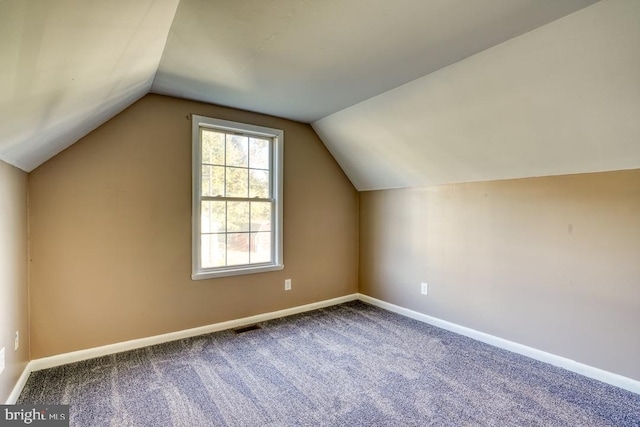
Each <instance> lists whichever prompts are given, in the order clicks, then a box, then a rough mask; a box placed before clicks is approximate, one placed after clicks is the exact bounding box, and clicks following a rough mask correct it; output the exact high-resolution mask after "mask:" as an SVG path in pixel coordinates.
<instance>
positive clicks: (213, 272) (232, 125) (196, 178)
mask: <svg viewBox="0 0 640 427" xmlns="http://www.w3.org/2000/svg"><path fill="white" fill-rule="evenodd" d="M201 127H209V128H214V129H221V130H224V131H232V132H242V133H250V134H254V135H257V136H267V137H269V138H273V146H272V153H271V159H272V162H273V164H272V168H273V169H272V176H273V181H274V182H273V184H272V185H273V189H272V191H273V198H274V199H275V206H276V209H275V212H274V213H273V220H274V221H273V223H274V229H273V233H274V235H275V237H274V240H273V242H274V243H273V245H274V247H273V254H274V260H273V262H272V263H268V264H261V265H241V266H230V267H216V268H202V266H201V256H200V251H201V245H200V236H201V219H200V215H201V211H200V202H201V198H200V197H201V190H202V188H201V186H202V181H201V179H200V174H201V166H200V165H201V164H202V162H201V160H202V157H201V156H202V154H201V149H200V128H201ZM191 134H192V164H191V170H192V184H191V188H192V195H191V200H192V207H191V226H192V231H191V241H192V255H191V259H192V267H191V268H192V270H191V279H192V280H202V279H212V278H216V277H227V276H238V275H242V274H253V273H265V272H268V271H277V270H282V269H283V268H284V263H283V245H282V241H283V229H282V224H283V218H282V217H283V203H282V197H283V181H284V173H283V172H284V171H283V169H284V167H283V165H284V163H283V160H284V131H282V130H281V129H273V128H268V127H263V126H256V125H250V124H246V123H239V122H232V121H228V120H221V119H214V118H210V117H204V116H198V115H195V114H192V115H191Z"/></svg>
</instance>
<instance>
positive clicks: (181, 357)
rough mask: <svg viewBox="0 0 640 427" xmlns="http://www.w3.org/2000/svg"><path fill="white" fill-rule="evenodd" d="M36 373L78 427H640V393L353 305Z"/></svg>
mask: <svg viewBox="0 0 640 427" xmlns="http://www.w3.org/2000/svg"><path fill="white" fill-rule="evenodd" d="M260 326H261V327H262V328H261V329H256V330H250V331H247V332H244V333H240V334H236V333H234V332H233V331H223V332H217V333H213V334H208V335H202V336H198V337H193V338H188V339H183V340H180V341H174V342H170V343H166V344H161V345H156V346H152V347H146V348H143V349H138V350H133V351H128V352H124V353H118V354H114V355H110V356H104V357H100V358H96V359H92V360H87V361H82V362H78V363H74V364H69V365H65V366H60V367H56V368H51V369H47V370H42V371H38V372H33V373H32V374H31V376H30V377H29V379H28V381H27V384H26V386H25V388H24V390H23V392H22V394H21V396H20V398H19V401H18V403H31V404H70V405H71V406H70V419H71V426H82V427H97V426H113V427H125V426H167V427H180V426H188V427H206V426H545V427H546V426H590V427H597V426H640V395H637V394H634V393H631V392H628V391H625V390H622V389H619V388H616V387H612V386H610V385H607V384H604V383H601V382H598V381H595V380H591V379H589V378H586V377H582V376H580V375H577V374H574V373H572V372H569V371H565V370H563V369H560V368H556V367H554V366H551V365H547V364H544V363H541V362H538V361H535V360H532V359H529V358H526V357H524V356H520V355H517V354H514V353H510V352H507V351H504V350H501V349H498V348H495V347H491V346H489V345H486V344H484V343H481V342H478V341H475V340H472V339H470V338H467V337H464V336H461V335H457V334H454V333H452V332H449V331H446V330H443V329H439V328H436V327H433V326H430V325H427V324H424V323H421V322H418V321H415V320H412V319H409V318H406V317H403V316H400V315H397V314H395V313H391V312H388V311H385V310H382V309H379V308H376V307H373V306H370V305H367V304H364V303H362V302H358V301H355V302H350V303H346V304H341V305H338V306H333V307H329V308H324V309H320V310H316V311H312V312H308V313H303V314H299V315H295V316H291V317H287V318H282V319H277V320H272V321H268V322H264V323H262V324H260Z"/></svg>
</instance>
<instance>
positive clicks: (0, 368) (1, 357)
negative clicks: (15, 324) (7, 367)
mask: <svg viewBox="0 0 640 427" xmlns="http://www.w3.org/2000/svg"><path fill="white" fill-rule="evenodd" d="M2 371H4V347H2V350H0V374H1V373H2Z"/></svg>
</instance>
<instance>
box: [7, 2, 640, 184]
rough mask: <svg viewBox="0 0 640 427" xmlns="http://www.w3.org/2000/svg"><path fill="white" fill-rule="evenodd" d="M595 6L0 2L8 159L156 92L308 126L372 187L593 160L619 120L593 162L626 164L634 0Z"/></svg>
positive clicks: (57, 143)
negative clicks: (610, 143)
mask: <svg viewBox="0 0 640 427" xmlns="http://www.w3.org/2000/svg"><path fill="white" fill-rule="evenodd" d="M178 3H179V4H178ZM593 3H596V0H555V1H540V0H482V1H469V0H396V1H394V2H390V1H388V0H322V1H317V0H269V1H265V0H233V1H231V0H208V1H205V0H180V1H179V0H155V1H154V0H135V1H131V0H110V1H106V2H105V1H101V0H100V1H99V0H0V159H2V160H4V161H6V162H8V163H11V164H13V165H15V166H18V167H20V168H22V169H24V170H27V171H30V170H32V169H34V168H35V167H37V166H38V165H40V164H41V163H42V162H44V161H46V160H47V159H49V158H51V157H52V156H54V155H55V154H56V153H58V152H59V151H61V150H63V149H64V148H66V147H67V146H69V145H71V144H73V143H74V142H75V141H77V140H78V139H79V138H81V137H82V136H84V135H86V134H87V133H88V132H90V131H91V130H93V129H95V128H96V127H97V126H99V125H100V124H102V123H104V122H105V121H107V120H108V119H110V118H111V117H113V116H114V115H115V114H117V113H118V112H120V111H122V110H123V109H124V108H126V107H127V106H128V105H130V104H131V103H133V102H135V100H137V99H139V98H140V97H141V96H143V95H145V94H146V93H148V92H149V91H151V92H155V93H162V94H168V95H173V96H178V97H184V98H190V99H195V100H199V101H205V102H210V103H215V104H221V105H227V106H232V107H236V108H241V109H247V110H252V111H257V112H261V113H266V114H271V115H276V116H280V117H285V118H290V119H294V120H299V121H303V122H309V123H313V125H314V128H315V129H316V131H317V132H318V133H319V135H320V136H321V138H322V139H323V142H324V143H325V144H326V145H327V146H328V148H329V149H330V150H331V151H332V153H333V154H334V156H335V157H336V159H337V160H338V162H339V163H340V164H341V165H342V166H343V168H344V169H345V172H346V173H347V175H348V176H349V177H350V178H351V179H352V181H353V182H354V185H356V188H358V189H361V190H363V189H374V188H391V187H398V186H413V185H429V184H433V183H444V182H457V181H459V180H460V179H462V180H478V179H497V178H500V177H512V175H514V176H534V175H543V174H547V173H570V172H574V171H583V170H582V169H589V168H591V169H593V168H594V166H593V164H592V163H594V162H593V158H592V156H593V155H594V153H601V152H602V151H603V150H604V151H606V150H605V147H604V145H605V143H604V142H603V139H602V138H604V136H611V135H612V134H610V133H607V132H608V131H609V130H610V128H611V127H613V126H614V125H616V126H619V125H622V127H621V130H619V131H617V133H615V134H613V136H616V137H619V138H618V139H620V140H621V141H623V142H621V143H620V144H622V146H623V148H624V147H626V148H627V150H626V151H625V150H618V151H619V152H620V155H618V156H617V157H616V158H615V159H604V158H603V159H601V160H599V161H600V164H599V165H597V166H598V167H600V168H614V169H615V168H618V169H620V168H623V167H628V166H629V165H632V164H636V163H634V161H635V159H634V158H633V157H637V156H636V152H635V151H633V149H629V146H635V145H638V144H637V142H635V143H634V142H630V141H631V139H630V136H635V137H636V139H635V140H634V141H638V139H637V136H638V133H637V128H636V127H634V125H633V122H634V121H635V120H629V117H628V116H629V114H628V113H625V111H630V112H632V113H636V111H637V106H638V98H637V97H636V95H637V86H635V87H634V86H633V84H632V81H635V80H633V79H632V77H630V76H629V72H630V70H632V71H636V72H637V71H638V70H637V66H638V63H637V62H636V57H637V55H636V54H635V51H636V50H637V48H636V47H635V42H636V41H637V39H634V40H633V41H634V44H632V43H629V42H628V37H629V36H632V37H636V36H637V32H635V29H636V28H637V24H635V25H634V22H635V21H637V19H635V21H634V22H632V21H633V20H632V19H631V18H633V17H637V16H639V15H638V12H639V11H638V8H637V5H638V4H640V2H638V1H637V0H603V1H602V2H600V3H597V4H595V5H593V6H590V7H588V8H586V9H582V8H584V7H586V6H589V5H591V4H593ZM580 9H582V10H580ZM575 11H579V12H577V13H575V14H573V15H570V16H566V15H568V14H571V13H573V12H575ZM624 13H632V14H635V15H631V17H630V18H628V19H626V20H625V19H624V16H621V15H622V14H624ZM563 16H566V17H565V18H564V19H561V20H560V21H555V20H557V19H559V18H562V17H563ZM553 21H555V22H553ZM618 21H622V22H618ZM548 23H550V24H548ZM619 23H620V24H622V25H621V27H620V30H619V31H618V30H617V29H615V28H614V27H613V26H615V25H617V24H619ZM545 24H548V25H545ZM541 26H542V28H539V29H538V30H535V31H532V32H529V31H531V30H533V29H535V28H538V27H541ZM612 32H613V33H614V34H610V33H612ZM525 33H526V34H525ZM616 33H618V34H617V35H616ZM538 34H542V36H540V35H538ZM519 35H522V36H521V37H517V36H519ZM514 37H515V38H514ZM584 37H587V41H585V42H583V41H581V39H582V38H584ZM507 40H509V41H507ZM523 40H524V42H523ZM603 40H604V41H603ZM505 41H506V43H503V42H505ZM501 43H503V44H501ZM594 44H595V45H596V49H595V50H594V49H592V47H593V46H591V45H594ZM603 44H604V45H603ZM609 44H611V45H609ZM498 45H499V46H498ZM492 46H496V47H494V48H493V49H489V50H486V49H488V48H491V47H492ZM608 48H611V49H608ZM527 49H532V50H531V51H528V50H527ZM627 51H631V52H627ZM479 52H482V53H480V54H478V53H479ZM529 52H531V55H529ZM601 54H602V55H604V56H605V59H606V61H605V65H604V66H601V65H602V64H600V63H599V62H598V59H597V58H596V57H594V55H601ZM625 55H626V56H628V57H629V58H630V59H629V60H628V61H626V62H625V61H624V60H623V59H621V58H622V57H623V56H625ZM567 56H577V58H578V60H576V61H567V58H566V57H567ZM465 58H466V59H465ZM580 58H582V59H580ZM452 64H453V65H452ZM583 66H590V67H594V66H595V69H594V70H592V71H591V72H589V73H586V74H587V75H586V76H584V75H582V76H580V75H581V74H585V73H583V71H584V69H583V68H581V67H583ZM576 73H577V74H578V75H579V77H578V78H577V79H575V80H576V83H575V85H573V78H572V76H573V75H575V74H576ZM611 73H618V74H621V75H622V80H621V82H622V83H621V84H620V87H618V88H617V89H616V88H614V90H609V89H608V88H609V86H607V85H604V88H603V87H600V89H601V90H599V91H598V90H596V91H586V92H587V95H584V96H583V95H581V94H582V93H583V91H584V89H585V88H586V87H587V86H589V85H590V84H596V85H598V86H602V85H603V82H605V81H607V80H611V79H612V77H613V76H615V74H614V75H613V76H612V74H611ZM518 76H520V77H518ZM547 80H550V81H551V83H549V84H547V83H545V82H546V81H547ZM529 82H530V83H531V84H529ZM630 83H631V86H632V87H629V86H630ZM565 84H566V85H568V86H569V89H568V92H567V93H568V95H567V96H568V97H570V98H571V103H575V102H578V103H579V105H580V108H578V109H577V112H574V113H573V114H568V119H569V120H568V122H566V123H565V122H563V123H560V124H559V121H560V118H563V116H562V114H565V115H566V114H567V109H568V108H569V107H568V106H569V103H568V101H565V102H564V103H563V102H562V95H561V94H559V93H556V92H558V91H560V92H563V91H565V90H566V88H565ZM401 85H404V86H401ZM522 87H525V88H528V89H524V90H521V88H522ZM394 88H395V89H394ZM624 89H629V90H630V91H625V90H624ZM387 91H388V92H387ZM385 92H386V93H385ZM381 94H382V95H381ZM576 96H578V98H577V99H576V98H575V97H576ZM581 96H582V97H581ZM559 98H560V101H561V102H559V104H560V107H559V108H557V113H558V114H553V112H548V113H547V114H541V113H540V111H541V110H543V109H545V108H546V109H551V110H553V109H554V108H555V106H556V104H558V102H557V101H558V100H559ZM599 100H602V101H603V103H602V105H601V106H597V108H595V107H594V108H591V109H589V108H587V107H585V106H583V105H582V102H583V101H584V103H587V102H588V103H594V102H595V103H596V104H598V102H597V101H599ZM523 101H524V102H523ZM618 101H619V102H618ZM618 104H620V105H618ZM572 105H573V104H572ZM623 107H624V108H623ZM599 114H603V116H602V117H603V119H606V120H607V121H606V123H605V122H603V123H605V124H602V123H601V124H600V125H597V124H596V123H592V122H598V120H594V119H597V118H598V117H599V116H598V115H599ZM526 117H530V118H529V119H525V118H526ZM554 117H557V118H558V120H555V121H554V120H553V119H554ZM484 119H486V120H484ZM527 120H529V121H527ZM500 123H505V124H506V126H505V127H504V128H503V127H502V126H500ZM585 123H586V124H588V126H586V127H584V124H585ZM541 129H542V132H541ZM594 129H595V130H596V131H597V132H596V133H595V136H593V135H592V132H593V131H594ZM538 134H541V135H542V136H541V137H540V138H537V137H536V135H538ZM581 134H585V135H586V137H587V138H586V139H587V140H588V147H591V150H584V147H581V146H580V145H579V144H576V143H575V141H576V140H577V139H578V137H579V136H580V135H581ZM565 140H569V141H573V142H571V144H569V145H567V146H566V147H565V146H564V144H565ZM508 141H515V142H514V143H513V145H509V144H508ZM541 141H542V142H541ZM554 144H557V145H554ZM532 147H534V148H532ZM535 147H538V148H535ZM558 147H560V148H558ZM562 147H565V148H562ZM557 151H559V152H560V153H561V154H562V155H561V156H559V157H558V158H556V157H555V152H557ZM583 151H584V152H586V160H584V159H583V160H579V159H580V158H581V157H585V156H583V154H582V152H583ZM543 152H546V153H547V154H546V157H545V155H543V154H541V153H543ZM571 153H572V154H571ZM601 154H602V153H601ZM630 156H631V157H632V161H626V162H624V161H622V160H624V159H621V158H622V157H627V159H628V158H629V157H630ZM604 157H607V156H604ZM523 159H524V160H523ZM549 159H555V160H554V161H553V162H551V163H553V167H545V165H547V160H549ZM576 159H578V160H576ZM527 162H528V163H527ZM505 165H506V166H505ZM509 165H510V166H509ZM585 165H586V166H585ZM621 166H623V167H621ZM596 169H597V168H596ZM450 170H451V171H453V172H451V173H450V172H449V171H450ZM558 171H559V172H558ZM492 177H494V178H492ZM495 177H497V178H495Z"/></svg>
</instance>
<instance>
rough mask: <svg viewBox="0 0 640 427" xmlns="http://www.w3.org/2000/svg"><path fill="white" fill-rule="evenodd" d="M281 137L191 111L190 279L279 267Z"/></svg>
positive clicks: (278, 131) (280, 235)
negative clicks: (191, 254) (191, 267)
mask: <svg viewBox="0 0 640 427" xmlns="http://www.w3.org/2000/svg"><path fill="white" fill-rule="evenodd" d="M283 137H284V133H283V132H282V131H281V130H279V129H271V128H265V127H260V126H253V125H247V124H243V123H236V122H229V121H224V120H218V119H211V118H207V117H202V116H196V115H194V116H193V272H192V277H193V278H194V279H205V278H211V277H220V276H229V275H236V274H247V273H258V272H264V271H272V270H279V269H282V268H283V265H282V148H283V142H284V140H283V139H284V138H283Z"/></svg>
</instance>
